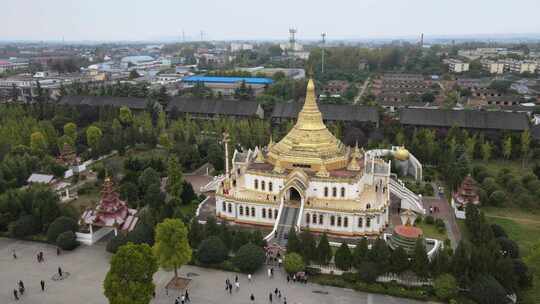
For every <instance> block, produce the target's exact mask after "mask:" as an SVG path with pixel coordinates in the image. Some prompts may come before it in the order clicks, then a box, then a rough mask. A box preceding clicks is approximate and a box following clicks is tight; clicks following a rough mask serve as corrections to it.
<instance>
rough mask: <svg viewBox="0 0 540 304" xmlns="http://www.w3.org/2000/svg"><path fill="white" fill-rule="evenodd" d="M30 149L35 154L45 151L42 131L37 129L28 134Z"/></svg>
mask: <svg viewBox="0 0 540 304" xmlns="http://www.w3.org/2000/svg"><path fill="white" fill-rule="evenodd" d="M30 149H32V152H33V153H35V154H43V153H45V152H46V151H47V140H46V139H45V136H44V135H43V133H41V132H39V131H37V132H34V133H32V135H30Z"/></svg>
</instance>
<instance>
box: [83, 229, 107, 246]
mask: <svg viewBox="0 0 540 304" xmlns="http://www.w3.org/2000/svg"><path fill="white" fill-rule="evenodd" d="M113 230H114V229H113V228H108V227H102V228H100V229H98V230H94V233H84V232H75V236H76V237H77V241H79V242H81V243H82V244H85V245H89V246H90V245H93V244H94V243H96V242H97V241H99V240H101V239H102V238H103V237H104V236H106V235H107V234H109V233H111V232H112V231H113Z"/></svg>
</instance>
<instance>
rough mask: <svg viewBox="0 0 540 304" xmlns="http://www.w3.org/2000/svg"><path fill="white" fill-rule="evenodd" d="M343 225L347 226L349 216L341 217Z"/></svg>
mask: <svg viewBox="0 0 540 304" xmlns="http://www.w3.org/2000/svg"><path fill="white" fill-rule="evenodd" d="M343 227H349V218H348V217H344V218H343Z"/></svg>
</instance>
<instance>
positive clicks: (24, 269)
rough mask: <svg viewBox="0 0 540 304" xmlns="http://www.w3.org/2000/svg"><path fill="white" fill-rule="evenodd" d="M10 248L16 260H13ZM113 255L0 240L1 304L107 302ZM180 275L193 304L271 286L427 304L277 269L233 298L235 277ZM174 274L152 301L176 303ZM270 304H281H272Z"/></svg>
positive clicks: (309, 298) (166, 275)
mask: <svg viewBox="0 0 540 304" xmlns="http://www.w3.org/2000/svg"><path fill="white" fill-rule="evenodd" d="M13 250H15V253H16V254H17V259H16V260H15V259H13V257H12V254H13ZM40 251H43V253H44V256H45V262H43V263H38V262H37V260H36V254H37V253H38V252H40ZM110 257H111V254H109V253H107V252H106V251H105V242H99V243H97V244H96V245H94V246H84V245H83V246H80V247H79V248H77V249H76V250H75V251H73V252H65V253H62V254H61V255H60V256H57V255H56V249H55V247H53V246H50V245H48V244H44V243H38V242H26V241H18V240H12V239H6V238H0V286H1V288H0V303H40V304H53V303H54V304H58V303H69V304H72V303H86V304H105V303H108V302H107V299H106V298H105V296H104V295H103V288H102V282H103V279H104V278H105V275H106V273H107V271H108V269H109V259H110ZM58 267H62V270H63V271H64V272H68V273H69V277H67V278H66V279H64V280H62V281H53V280H52V277H53V276H54V275H55V274H56V273H57V271H58ZM181 275H183V276H187V277H189V278H191V279H192V281H191V284H190V286H189V292H190V297H191V303H204V304H214V303H215V304H217V303H240V304H242V303H252V302H251V301H250V300H249V296H250V295H251V293H253V294H254V295H255V302H254V303H269V300H268V293H269V292H270V291H271V290H274V289H275V288H278V289H280V290H281V291H282V293H283V295H284V296H286V297H287V303H289V304H296V303H303V304H306V303H335V304H339V303H355V304H364V303H366V304H370V303H373V304H375V303H377V304H394V303H395V304H397V303H399V304H403V303H405V304H407V303H411V304H412V303H425V302H420V301H413V300H406V299H400V298H394V297H389V296H384V295H376V294H368V293H362V292H356V291H353V290H349V289H342V288H335V287H328V286H321V285H317V284H299V283H295V284H293V283H289V284H288V283H287V281H286V280H285V275H284V273H283V271H282V270H277V271H275V275H274V278H272V279H269V278H268V277H267V276H266V275H265V270H264V269H261V270H260V271H259V272H258V273H256V274H255V275H254V276H253V280H252V282H251V283H249V282H248V280H247V277H246V276H245V275H241V274H238V276H239V281H240V290H239V291H238V292H237V291H234V290H233V293H232V295H229V294H228V293H226V292H225V279H226V278H229V279H231V280H233V281H234V277H235V275H236V274H235V273H230V272H225V271H219V270H212V269H206V268H200V267H192V266H184V267H182V269H181ZM171 277H172V272H164V271H158V273H156V275H155V278H154V280H155V282H156V284H157V289H156V292H157V294H156V298H155V300H153V301H152V303H160V304H161V303H168V304H172V303H174V298H175V293H174V292H172V291H171V292H169V294H168V295H167V294H166V293H165V289H164V287H165V285H166V283H167V282H168V281H169V280H170V279H171ZM19 280H22V281H23V282H24V285H25V288H26V291H25V293H24V295H23V296H22V297H21V299H20V300H19V301H15V300H14V298H13V289H14V288H16V287H17V282H18V281H19ZM41 280H44V281H45V291H44V292H42V291H41V288H40V281H41ZM274 303H283V300H282V301H276V299H274Z"/></svg>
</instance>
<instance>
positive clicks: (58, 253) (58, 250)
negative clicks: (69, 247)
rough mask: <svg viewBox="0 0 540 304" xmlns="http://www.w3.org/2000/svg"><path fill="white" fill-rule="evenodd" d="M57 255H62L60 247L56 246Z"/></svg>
mask: <svg viewBox="0 0 540 304" xmlns="http://www.w3.org/2000/svg"><path fill="white" fill-rule="evenodd" d="M56 255H60V247H56Z"/></svg>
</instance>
